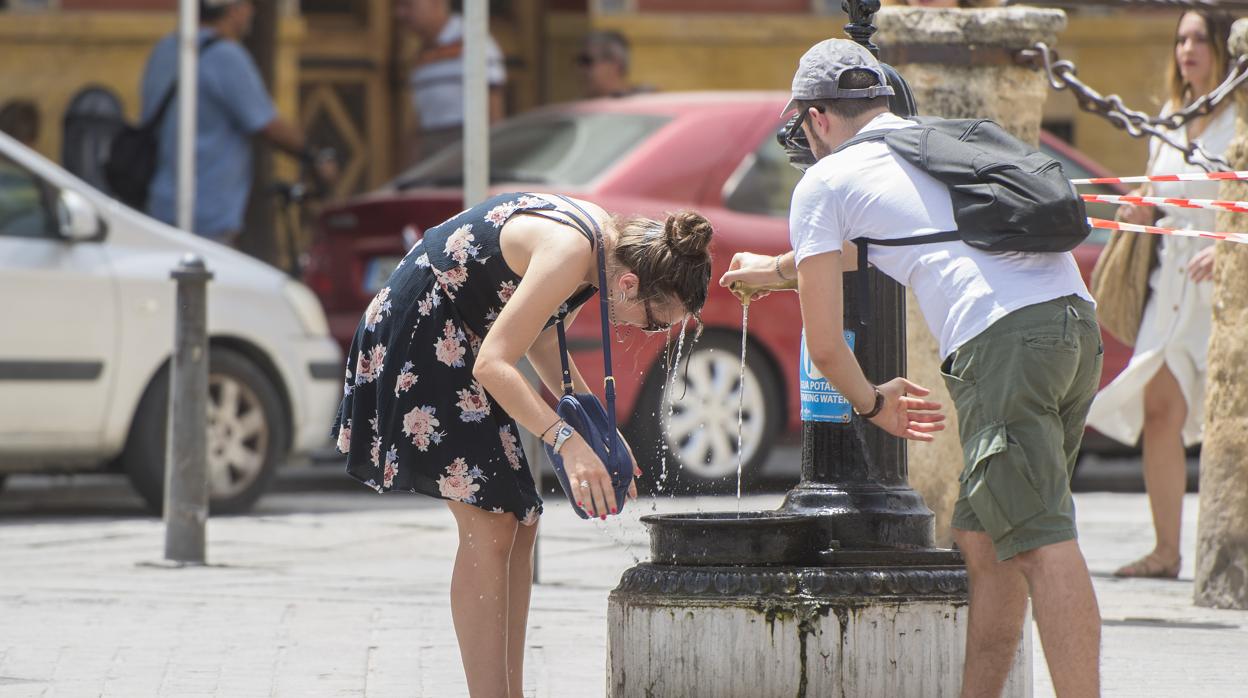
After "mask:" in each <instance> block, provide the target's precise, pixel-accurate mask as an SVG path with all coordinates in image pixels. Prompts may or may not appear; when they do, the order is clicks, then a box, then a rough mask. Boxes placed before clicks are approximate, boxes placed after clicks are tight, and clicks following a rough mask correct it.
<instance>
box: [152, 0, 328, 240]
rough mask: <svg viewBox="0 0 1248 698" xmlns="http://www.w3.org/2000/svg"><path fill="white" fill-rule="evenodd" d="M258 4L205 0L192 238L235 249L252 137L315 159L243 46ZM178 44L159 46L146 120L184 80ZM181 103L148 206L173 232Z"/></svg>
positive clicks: (168, 118) (163, 144)
mask: <svg viewBox="0 0 1248 698" xmlns="http://www.w3.org/2000/svg"><path fill="white" fill-rule="evenodd" d="M254 14H255V6H254V5H253V0H200V3H199V20H200V23H201V28H200V31H199V42H200V45H201V46H202V45H203V43H204V42H205V41H206V40H208V39H209V38H212V37H215V38H216V39H217V40H216V41H215V42H213V43H212V44H210V45H208V46H207V47H206V48H204V49H203V50H202V51H201V52H200V56H199V91H198V95H197V96H198V103H197V110H196V123H195V215H194V222H193V224H192V225H193V232H195V233H196V234H198V235H202V236H204V237H206V238H210V239H212V240H216V241H218V242H221V243H223V244H226V245H234V244H235V242H236V241H237V238H238V234H239V232H240V231H241V230H242V227H243V214H244V212H245V210H246V207H247V197H248V194H249V193H250V191H251V180H252V162H251V138H252V136H255V135H260V136H263V137H264V138H265V139H266V140H268V141H269V142H270V143H272V144H273V145H275V146H277V147H278V148H281V149H282V150H285V151H286V152H288V153H291V154H293V155H296V156H299V157H303V158H305V159H311V156H310V155H309V154H308V153H307V151H306V150H305V142H304V136H303V132H302V131H301V130H300V129H299V128H298V127H297V126H295V125H294V124H293V123H291V122H289V121H287V120H285V119H283V118H282V117H280V116H278V114H277V111H276V109H275V108H274V107H273V100H272V99H271V98H270V97H269V93H268V91H267V90H266V89H265V86H264V81H263V80H262V79H261V77H260V71H259V70H258V69H257V68H256V64H255V62H254V61H253V60H252V58H251V54H249V53H247V50H246V49H245V48H243V46H242V45H241V44H240V43H239V40H240V39H242V38H243V37H244V36H246V35H247V33H248V32H249V31H251V21H252V17H253V16H254ZM177 74H178V37H177V34H176V33H174V34H170V35H168V36H166V37H164V38H163V39H161V40H160V42H159V43H157V44H156V47H155V48H154V49H152V54H151V56H150V57H148V60H147V67H146V68H145V70H144V72H143V85H142V96H143V111H142V119H143V120H144V121H146V120H147V119H148V118H150V117H151V115H152V114H154V113H155V112H156V110H157V109H158V108H159V107H160V102H161V100H162V99H163V98H164V96H165V94H166V93H167V92H168V90H169V88H170V86H171V85H173V84H174V81H175V80H176V79H177ZM177 129H178V102H177V100H176V98H175V100H174V102H173V103H172V104H170V106H169V109H168V110H167V111H166V112H165V115H164V117H163V121H162V123H161V124H160V127H159V131H158V141H159V158H158V163H157V166H156V173H155V175H154V176H153V178H152V183H151V189H150V193H149V196H148V202H147V213H148V215H150V216H152V217H153V218H156V219H158V220H162V221H164V222H166V223H169V224H170V225H173V224H174V223H175V221H176V219H177V204H176V197H177V159H178V158H177V141H178V134H177Z"/></svg>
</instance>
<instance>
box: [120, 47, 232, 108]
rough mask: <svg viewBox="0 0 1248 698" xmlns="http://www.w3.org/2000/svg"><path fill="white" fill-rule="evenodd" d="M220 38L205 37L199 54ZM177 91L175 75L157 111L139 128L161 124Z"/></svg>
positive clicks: (202, 53)
mask: <svg viewBox="0 0 1248 698" xmlns="http://www.w3.org/2000/svg"><path fill="white" fill-rule="evenodd" d="M220 40H221V37H220V36H210V37H208V38H207V39H204V41H203V43H201V44H200V45H199V55H201V56H202V55H204V51H207V50H208V47H209V46H212V45H213V44H215V43H217V42H218V41H220ZM177 93H178V77H177V76H176V75H175V76H174V77H173V82H172V83H170V84H169V89H167V90H165V96H164V97H161V98H160V106H158V107H156V111H155V112H154V113H153V114H152V116H151V117H150V118H148V120H147V121H145V122H143V125H142V126H140V127H139V128H143V129H154V128H156V127H157V126H159V125H160V122H161V121H164V118H165V112H167V111H169V105H171V104H173V98H174V96H176V95H177Z"/></svg>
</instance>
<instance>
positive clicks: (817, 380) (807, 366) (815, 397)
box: [799, 330, 854, 424]
mask: <svg viewBox="0 0 1248 698" xmlns="http://www.w3.org/2000/svg"><path fill="white" fill-rule="evenodd" d="M845 341H846V343H848V344H849V348H850V350H851V351H852V350H853V348H854V332H853V331H852V330H845ZM799 370H800V371H801V376H800V379H801V393H802V421H803V422H841V423H844V424H848V423H849V420H850V417H851V416H852V415H853V407H852V406H851V405H850V404H849V401H848V400H846V399H845V398H844V397H842V396H841V394H840V393H839V392H837V391H836V388H833V387H832V384H831V383H829V382H828V379H827V378H824V377H823V374H822V373H820V372H819V369H818V368H815V362H813V361H811V360H810V352H809V351H807V349H806V333H805V332H802V364H801V368H800V369H799Z"/></svg>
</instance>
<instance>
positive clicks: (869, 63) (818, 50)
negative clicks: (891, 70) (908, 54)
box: [781, 39, 893, 116]
mask: <svg viewBox="0 0 1248 698" xmlns="http://www.w3.org/2000/svg"><path fill="white" fill-rule="evenodd" d="M847 70H866V71H869V72H871V73H874V74H875V76H876V78H877V79H878V84H875V85H872V86H871V87H863V88H857V89H849V88H842V87H841V86H840V80H841V75H842V74H843V73H844V72H845V71H847ZM891 94H893V88H892V87H891V86H889V84H888V78H887V77H885V75H884V69H883V68H881V67H880V62H879V61H878V60H876V59H875V56H872V55H871V52H870V51H868V50H867V49H865V48H863V47H862V46H860V45H858V44H856V43H854V42H853V41H850V40H848V39H824V40H823V41H820V42H819V43H817V44H815V45H814V46H811V47H810V49H809V50H807V51H806V53H805V54H803V55H802V60H800V61H798V63H797V72H796V73H794V74H793V99H791V100H790V101H789V103H788V104H787V105H785V107H784V111H783V112H781V115H782V116H783V115H784V114H787V113H789V112H791V111H793V110H794V109H796V108H797V102H798V100H815V99H872V98H875V97H884V96H887V95H891Z"/></svg>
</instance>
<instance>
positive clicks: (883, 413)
mask: <svg viewBox="0 0 1248 698" xmlns="http://www.w3.org/2000/svg"><path fill="white" fill-rule="evenodd" d="M876 389H877V390H879V391H880V394H881V395H883V396H884V407H883V409H881V410H880V413H879V414H877V415H876V416H874V417H872V418H871V423H872V424H874V425H875V426H877V427H879V428H881V429H883V430H884V431H886V432H888V433H890V434H892V435H893V436H899V437H901V438H903V439H910V440H912V441H932V440H933V439H934V438H935V437H933V436H932V432H937V431H941V430H943V429H944V428H945V425H944V424H943V422H944V421H945V415H943V414H941V413H940V409H941V404H940V403H939V402H933V401H931V400H921V399H919V398H921V397H923V396H925V395H927V394H928V393H930V392H931V391H930V390H928V389H927V388H924V387H922V386H919V385H915V384H914V383H911V382H910V381H908V380H906V379H905V378H894V379H892V380H891V381H889V382H887V383H884V384H882V385H877V386H876ZM911 395H914V396H917V397H910V396H911Z"/></svg>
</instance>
